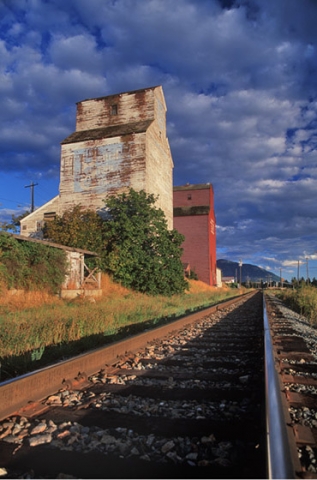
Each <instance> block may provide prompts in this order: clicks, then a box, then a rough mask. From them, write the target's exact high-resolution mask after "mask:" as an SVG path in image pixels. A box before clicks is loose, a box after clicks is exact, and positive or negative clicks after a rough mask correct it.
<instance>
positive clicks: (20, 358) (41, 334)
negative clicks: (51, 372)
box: [0, 275, 241, 378]
mask: <svg viewBox="0 0 317 480" xmlns="http://www.w3.org/2000/svg"><path fill="white" fill-rule="evenodd" d="M189 283H190V288H189V291H188V292H186V294H182V295H174V296H171V297H163V296H155V297H153V296H150V295H145V294H142V293H136V292H133V291H132V290H129V289H127V288H124V287H122V286H121V285H119V284H116V283H114V282H113V281H112V280H111V278H109V277H108V276H107V275H103V276H102V292H103V294H102V296H101V297H97V298H96V299H95V300H92V299H91V297H78V298H76V299H74V300H66V299H60V298H59V297H57V296H54V295H49V294H48V293H46V292H21V291H15V292H8V291H7V290H4V289H2V290H0V294H1V295H0V336H1V344H0V358H1V363H2V365H3V369H2V372H3V373H4V372H6V375H7V377H8V378H10V376H15V375H16V374H21V373H25V372H26V371H28V369H29V368H31V365H32V368H35V367H36V366H33V364H32V362H33V355H35V356H36V360H38V359H39V358H41V357H42V354H43V358H41V361H43V364H42V365H45V364H48V363H49V362H50V361H53V360H54V361H57V360H59V359H60V356H62V357H64V356H65V355H66V356H70V355H75V354H78V353H82V352H83V351H86V350H87V349H91V348H96V346H98V345H102V344H104V342H107V341H108V338H109V341H111V339H112V338H114V337H116V338H117V335H121V336H122V335H126V334H128V332H129V334H130V333H131V332H132V331H133V332H136V331H140V329H141V330H142V329H144V328H149V327H152V326H156V325H157V324H160V322H166V321H171V320H173V319H174V318H176V317H177V316H180V315H184V314H186V313H190V312H193V311H195V310H196V309H197V308H200V307H202V306H204V307H206V306H209V305H211V304H215V303H218V302H219V301H221V300H224V299H225V298H228V297H232V296H235V295H238V294H239V293H241V292H240V291H238V290H237V289H236V290H231V289H229V288H223V289H218V288H213V287H209V286H208V285H206V284H204V283H203V282H199V281H195V280H191V281H190V282H189ZM53 347H54V348H55V347H56V348H57V350H56V348H55V350H54V348H53ZM52 348H53V350H52ZM30 355H31V360H30V359H29V357H30ZM56 355H57V357H56ZM38 356H39V358H37V357H38ZM21 362H22V364H21ZM12 372H13V373H12Z"/></svg>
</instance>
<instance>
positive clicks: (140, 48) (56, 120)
mask: <svg viewBox="0 0 317 480" xmlns="http://www.w3.org/2000/svg"><path fill="white" fill-rule="evenodd" d="M316 24H317V2H316V0H300V1H299V0H274V1H268V0H252V1H251V0H175V1H173V2H170V1H169V0H67V1H65V0H2V2H1V3H0V76H1V79H0V99H1V110H0V221H4V220H8V219H10V218H11V215H12V214H18V213H21V211H23V209H25V208H29V207H30V201H31V197H30V188H25V186H27V185H30V183H31V182H34V183H38V185H37V186H36V187H35V189H34V196H35V205H36V206H40V205H42V204H43V203H45V202H47V201H48V200H50V199H51V198H52V197H54V196H55V195H57V194H58V186H59V167H60V142H61V141H62V140H63V139H64V138H66V137H67V136H68V135H69V134H70V133H72V132H73V131H74V130H75V114H76V105H75V104H76V102H78V101H81V100H84V99H87V98H92V97H98V96H106V95H111V94H114V93H119V92H123V91H129V90H135V89H138V88H145V87H150V86H154V85H162V86H163V90H164V94H165V98H166V102H167V108H168V112H167V133H168V138H169V142H170V146H171V151H172V156H173V160H174V166H175V167H174V185H183V184H185V183H187V182H189V183H205V182H210V183H212V184H213V187H214V192H215V210H216V218H217V255H218V258H225V259H227V260H232V261H239V259H241V260H242V262H243V263H252V264H254V265H258V266H260V267H263V268H267V269H268V270H270V271H272V272H274V273H276V274H277V275H279V274H280V269H282V276H283V277H285V278H288V279H290V278H292V277H293V276H297V267H298V262H299V264H300V276H304V277H306V272H307V261H308V270H309V276H310V277H311V278H313V277H316V278H317V261H316V260H315V259H317V253H316V252H317V213H316V212H317V209H316V193H317V188H316V187H317V28H316Z"/></svg>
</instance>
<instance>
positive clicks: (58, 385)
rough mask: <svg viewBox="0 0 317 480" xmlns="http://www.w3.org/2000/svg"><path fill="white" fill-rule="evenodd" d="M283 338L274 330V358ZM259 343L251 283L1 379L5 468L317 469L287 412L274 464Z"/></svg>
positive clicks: (52, 474)
mask: <svg viewBox="0 0 317 480" xmlns="http://www.w3.org/2000/svg"><path fill="white" fill-rule="evenodd" d="M267 303H268V306H267V311H268V312H269V314H270V315H269V316H271V314H272V313H273V318H274V317H275V318H278V315H279V314H277V313H276V312H274V311H273V310H274V308H275V306H274V304H273V303H272V301H271V300H269V302H267ZM274 328H275V327H273V329H274ZM279 342H280V343H279ZM282 343H283V342H282V339H281V338H280V336H279V337H278V338H277V337H276V338H274V346H273V348H272V352H273V355H274V360H273V362H274V364H275V363H276V361H277V360H276V358H277V357H276V356H275V355H276V354H281V351H282V346H281V345H282ZM264 345H265V336H263V310H262V294H261V293H260V292H256V293H253V294H252V295H249V296H246V297H244V298H240V299H238V300H235V302H231V303H223V304H221V305H219V306H218V307H215V308H213V309H210V310H208V311H207V310H206V311H204V312H200V314H195V315H191V316H190V318H184V319H182V320H180V321H178V322H175V323H174V324H173V325H172V326H165V327H162V329H157V330H156V331H155V332H146V333H144V334H142V335H141V336H137V337H135V338H133V339H129V340H127V341H126V342H125V343H124V342H120V343H118V344H115V345H113V346H110V347H108V348H107V349H99V350H98V351H97V352H94V354H92V356H90V355H88V354H87V355H83V356H80V357H78V358H76V359H74V360H72V361H70V362H64V363H63V364H61V365H58V366H56V367H54V368H48V369H44V370H43V371H41V372H39V373H38V374H37V375H31V376H26V377H24V378H22V379H20V380H19V381H16V382H7V383H6V384H4V385H0V418H2V419H3V421H2V422H1V423H0V449H1V450H0V451H1V453H0V467H2V468H3V469H5V470H3V472H2V473H3V475H2V477H3V478H26V476H27V478H65V476H68V477H67V478H72V477H73V478H266V477H267V476H271V475H272V474H273V475H274V474H275V472H279V471H280V470H279V465H278V466H277V465H276V463H277V464H279V463H280V462H281V460H283V459H284V457H285V459H286V462H287V469H288V470H287V471H288V472H289V471H290V470H291V475H287V478H289V477H293V478H296V477H298V478H301V477H305V476H306V478H307V477H308V475H314V472H310V473H309V472H308V470H309V468H310V470H313V462H312V461H311V462H310V463H309V462H308V463H307V462H306V464H304V463H303V459H304V457H305V455H306V453H307V452H308V453H307V454H308V456H309V453H310V452H311V451H313V452H314V448H315V447H314V446H312V444H310V446H309V448H311V450H309V449H308V450H307V449H306V447H305V448H303V445H301V447H299V448H302V451H300V450H299V449H298V448H297V445H296V442H294V438H295V434H294V433H296V430H294V429H293V428H290V427H289V425H290V419H289V418H288V417H287V419H286V421H287V422H288V426H286V425H285V420H283V422H284V423H283V427H284V429H285V430H286V431H287V435H286V437H287V438H286V440H285V439H282V440H280V442H281V443H283V445H284V444H285V449H286V451H287V452H286V453H285V452H284V451H283V453H282V456H283V459H281V458H277V459H276V458H274V453H271V454H270V455H269V465H267V456H268V454H267V437H269V439H270V438H271V437H272V436H273V437H275V432H273V430H272V431H270V430H271V429H272V427H271V426H269V427H267V426H266V424H267V413H266V405H267V404H268V403H269V402H268V401H266V400H265V390H266V389H267V387H265V378H264V377H265V375H264V373H265V371H266V370H267V367H265V366H264ZM276 345H278V351H276ZM283 345H284V343H283ZM306 353H307V352H306ZM307 355H308V353H307ZM265 356H266V354H265ZM309 358H310V362H311V361H312V359H311V357H309ZM302 359H303V358H301V360H302ZM288 363H289V362H288ZM301 364H302V365H303V362H301ZM307 364H308V363H307ZM310 364H311V365H313V363H312V362H311V363H310ZM286 365H287V363H286V362H284V364H283V367H285V369H284V368H283V375H284V376H285V375H293V370H287V368H286ZM292 365H295V364H293V363H292ZM274 366H275V365H274ZM97 367H98V368H97ZM274 370H275V369H274ZM74 372H76V373H74ZM78 372H79V373H78ZM269 374H270V373H269V372H267V371H266V376H267V375H269ZM275 375H276V373H275ZM278 376H279V377H281V374H280V373H278ZM75 377H76V378H75ZM305 378H306V379H307V378H308V377H307V371H306V376H305ZM288 380H290V379H289V378H288ZM279 381H280V378H278V382H277V383H278V387H277V391H278V392H279V395H281V399H282V401H284V405H283V408H282V410H283V415H286V414H287V413H288V407H287V405H286V404H285V401H286V400H285V399H286V395H285V389H286V387H285V388H284V384H283V385H282V386H281V384H280V383H279ZM306 381H307V380H306ZM21 382H22V383H21ZM48 383H50V385H51V386H50V387H49V386H48ZM21 385H22V391H23V392H24V393H23V394H22V393H21ZM285 385H286V386H287V390H288V391H289V392H291V393H292V394H293V400H294V395H295V392H294V393H293V392H292V391H291V388H290V387H289V385H291V383H287V384H285ZM288 387H289V388H288ZM19 389H20V390H19ZM19 392H20V393H19ZM296 393H297V392H296ZM22 397H23V398H22ZM296 398H297V400H298V397H296ZM26 399H28V400H32V402H29V403H28V405H26ZM10 405H11V407H10ZM10 408H11V411H10ZM294 408H295V409H297V410H296V412H297V415H299V407H298V404H297V406H294ZM12 409H13V410H14V411H13V410H12ZM271 410H272V408H271ZM271 413H272V412H271ZM5 417H6V418H5ZM283 418H284V417H283ZM294 419H295V413H294ZM294 422H295V420H294ZM267 430H268V433H267ZM290 430H292V431H290ZM299 430H301V429H297V431H299ZM273 448H274V445H273ZM268 450H270V448H268ZM298 452H299V454H300V455H301V460H300V459H299V456H298ZM301 452H302V453H301ZM305 452H306V453H305ZM305 458H306V457H305ZM282 463H283V462H282ZM282 472H285V470H282ZM69 476H72V477H69ZM272 478H286V477H285V476H284V477H282V476H281V477H278V476H275V477H272ZM309 478H314V477H309Z"/></svg>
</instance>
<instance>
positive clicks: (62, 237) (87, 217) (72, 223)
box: [43, 205, 104, 253]
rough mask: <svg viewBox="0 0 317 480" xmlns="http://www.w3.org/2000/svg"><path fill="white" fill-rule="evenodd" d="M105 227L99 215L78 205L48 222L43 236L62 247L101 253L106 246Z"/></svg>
mask: <svg viewBox="0 0 317 480" xmlns="http://www.w3.org/2000/svg"><path fill="white" fill-rule="evenodd" d="M103 226H104V222H103V220H102V218H101V217H100V216H99V215H98V213H96V212H95V211H94V210H89V209H84V208H83V207H81V206H80V205H76V206H75V207H74V208H72V209H71V210H67V211H66V212H64V213H63V215H61V216H58V215H57V216H56V218H55V219H54V220H50V221H48V222H46V223H45V226H44V229H43V236H44V238H46V239H48V240H51V241H52V242H55V243H59V244H61V245H67V246H68V247H74V248H82V249H84V250H90V251H93V252H97V253H99V252H101V250H102V248H103V245H104V241H103Z"/></svg>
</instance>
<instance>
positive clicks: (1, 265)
mask: <svg viewBox="0 0 317 480" xmlns="http://www.w3.org/2000/svg"><path fill="white" fill-rule="evenodd" d="M66 271H67V260H66V254H65V252H64V251H63V250H60V249H57V248H53V247H49V246H47V245H42V244H39V243H34V242H27V241H19V240H17V239H15V238H14V237H12V236H11V235H9V234H7V233H4V232H0V279H1V281H2V282H3V283H4V284H5V285H6V286H7V287H8V288H16V289H24V290H44V289H45V290H48V291H49V292H51V293H57V292H58V290H59V288H60V287H61V285H62V283H63V282H64V279H65V275H66Z"/></svg>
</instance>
